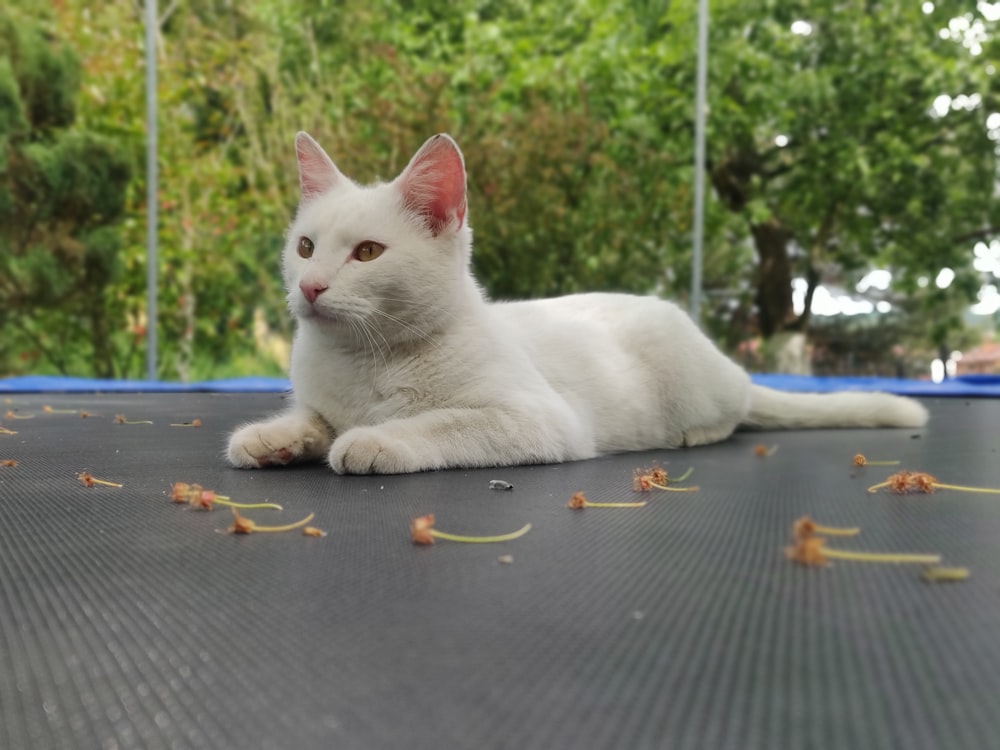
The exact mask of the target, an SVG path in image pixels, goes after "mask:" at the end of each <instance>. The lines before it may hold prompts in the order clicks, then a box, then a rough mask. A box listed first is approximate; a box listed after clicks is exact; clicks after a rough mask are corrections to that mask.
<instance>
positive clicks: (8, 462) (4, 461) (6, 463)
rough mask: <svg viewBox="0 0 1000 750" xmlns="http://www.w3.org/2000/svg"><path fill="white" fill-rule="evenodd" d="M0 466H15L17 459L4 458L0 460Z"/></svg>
mask: <svg viewBox="0 0 1000 750" xmlns="http://www.w3.org/2000/svg"><path fill="white" fill-rule="evenodd" d="M0 466H17V459H14V458H4V459H2V460H0Z"/></svg>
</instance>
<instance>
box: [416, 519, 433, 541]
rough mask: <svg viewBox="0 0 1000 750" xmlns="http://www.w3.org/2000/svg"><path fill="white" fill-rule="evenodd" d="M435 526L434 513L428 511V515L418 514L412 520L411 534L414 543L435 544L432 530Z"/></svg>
mask: <svg viewBox="0 0 1000 750" xmlns="http://www.w3.org/2000/svg"><path fill="white" fill-rule="evenodd" d="M433 528H434V514H433V513H428V514H427V515H426V516H417V517H416V518H414V519H413V520H412V521H410V536H411V537H413V543H414V544H434V535H433V534H431V530H432V529H433Z"/></svg>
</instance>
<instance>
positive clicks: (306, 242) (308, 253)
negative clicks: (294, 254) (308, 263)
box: [299, 235, 315, 258]
mask: <svg viewBox="0 0 1000 750" xmlns="http://www.w3.org/2000/svg"><path fill="white" fill-rule="evenodd" d="M314 247H315V245H313V241H312V240H311V239H309V238H308V237H306V236H305V235H303V236H302V237H299V255H301V256H302V257H303V258H311V257H312V254H313V249H314Z"/></svg>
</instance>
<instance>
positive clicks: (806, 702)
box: [0, 393, 1000, 750]
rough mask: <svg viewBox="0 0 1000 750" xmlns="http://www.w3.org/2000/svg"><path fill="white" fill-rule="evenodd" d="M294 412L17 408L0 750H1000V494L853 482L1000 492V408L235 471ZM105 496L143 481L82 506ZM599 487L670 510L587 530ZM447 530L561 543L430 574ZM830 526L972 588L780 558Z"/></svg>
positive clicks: (7, 492) (62, 400)
mask: <svg viewBox="0 0 1000 750" xmlns="http://www.w3.org/2000/svg"><path fill="white" fill-rule="evenodd" d="M282 400H283V397H282V396H281V395H280V394H206V393H180V394H177V393H174V394H163V393H161V394H104V395H101V394H79V393H77V394H61V395H54V394H44V393H42V394H22V395H13V396H10V397H6V398H4V409H3V411H4V412H7V411H8V410H9V413H8V415H7V416H6V417H5V418H3V419H2V420H0V421H2V423H3V425H4V427H6V428H7V429H8V430H11V431H14V432H16V434H13V435H11V434H3V435H0V459H13V460H16V461H17V465H16V466H2V467H0V711H2V717H0V747H4V748H19V749H20V748H46V749H47V748H103V749H105V750H112V749H114V748H167V747H170V748H305V749H308V748H337V749H338V750H350V749H353V748H365V749H370V748H417V749H420V748H435V749H437V748H518V749H522V748H525V749H527V748H574V749H584V750H587V749H589V748H713V749H722V748H740V749H741V750H746V749H747V748H762V749H763V748H767V749H769V750H770V749H773V748H784V747H789V748H790V747H796V748H800V747H803V748H807V747H813V748H817V747H822V748H845V749H847V748H851V749H852V750H854V749H856V748H859V747H863V748H890V747H892V748H895V747H907V748H909V749H910V750H916V749H919V748H928V749H931V748H934V749H937V748H942V747H948V748H952V749H956V748H976V749H977V750H978V749H979V748H983V747H988V746H993V745H994V744H995V742H996V737H997V730H998V729H1000V719H998V711H997V696H998V695H1000V639H998V638H997V633H998V630H1000V583H998V581H1000V544H998V542H997V540H998V539H1000V497H998V496H997V495H989V494H982V493H981V494H967V493H959V492H955V491H944V490H942V491H939V492H936V493H935V494H933V495H930V496H924V495H919V496H904V497H900V496H893V495H891V494H875V495H873V494H869V493H867V492H866V488H867V487H868V486H869V485H871V484H874V483H876V482H878V481H881V480H883V479H885V477H886V476H887V475H888V474H889V473H891V472H892V471H894V470H895V469H894V468H893V467H876V466H867V467H863V468H858V467H855V466H853V465H852V457H853V456H854V454H856V453H863V454H865V455H866V456H867V457H868V458H869V459H872V460H874V459H882V460H899V461H901V462H902V463H901V464H900V465H899V466H900V467H901V468H908V469H914V470H921V471H927V472H930V473H932V474H934V475H935V476H937V477H939V478H940V480H941V481H942V482H952V483H956V484H967V485H975V486H985V487H990V486H993V487H1000V471H998V468H997V467H998V457H997V443H996V440H995V434H996V433H995V429H996V427H995V426H996V425H997V424H998V422H1000V401H996V400H985V399H984V400H973V401H965V400H961V399H947V400H928V401H926V403H927V404H928V406H929V408H930V410H931V412H932V421H931V424H930V426H929V427H928V428H927V429H925V430H919V431H914V430H870V431H868V430H836V431H809V432H789V433H751V432H746V433H738V434H737V435H736V436H734V437H733V438H732V439H731V440H729V441H728V442H726V443H723V444H720V445H714V446H708V447H703V448H696V449H688V450H682V451H672V452H671V451H651V452H647V453H640V454H628V455H620V456H611V457H607V458H601V459H595V460H590V461H582V462H577V463H569V464H562V465H552V466H531V467H520V468H513V469H491V470H474V471H465V470H461V471H443V472H434V473H425V474H416V475H407V476H375V477H339V476H336V475H334V474H333V473H332V472H331V471H330V470H329V469H326V468H324V467H322V466H319V465H310V466H298V467H293V468H285V469H268V470H260V471H241V470H235V469H231V468H229V467H228V466H227V465H226V464H225V462H224V461H223V459H222V451H223V448H224V444H225V437H226V433H227V432H228V431H229V430H231V429H232V428H233V427H234V426H236V425H237V424H239V423H241V422H243V421H245V420H248V419H253V418H257V417H261V416H264V415H267V414H269V413H271V412H273V411H275V410H276V409H278V408H280V407H281V405H282ZM46 406H48V407H51V409H52V410H53V411H45V409H44V407H46ZM59 410H86V411H88V412H90V413H91V415H92V416H89V417H87V418H81V416H80V415H79V414H78V413H77V414H63V413H58V411H59ZM0 413H2V412H0ZM116 414H124V415H126V417H127V418H128V419H129V420H136V421H139V420H150V421H152V423H153V424H116V423H115V421H114V419H113V418H114V416H115V415H116ZM12 415H13V416H12ZM30 415H33V416H31V418H16V417H28V416H30ZM196 419H197V420H200V426H199V427H189V426H180V427H175V426H171V425H172V424H184V423H191V422H193V421H194V420H196ZM758 444H765V445H766V446H767V447H768V448H772V447H776V448H777V450H775V451H774V452H773V453H771V454H770V455H767V456H759V455H757V453H756V451H755V447H756V446H757V445H758ZM654 463H658V464H659V465H661V466H663V467H665V468H666V469H667V471H668V473H670V474H671V475H674V476H676V475H678V474H680V473H681V472H683V471H684V470H685V469H687V468H688V467H689V466H691V467H693V469H694V472H693V474H692V475H691V477H690V479H689V480H687V481H686V482H685V483H684V484H696V485H697V486H698V487H699V490H698V491H697V492H685V493H681V492H677V493H672V492H671V493H668V492H657V493H656V494H652V493H651V494H643V495H637V494H635V493H634V491H633V488H632V477H633V470H634V469H635V468H637V467H645V466H650V465H653V464H654ZM83 471H89V472H91V473H92V474H93V475H94V476H95V477H98V478H100V479H105V480H109V481H113V482H118V483H121V485H122V486H121V487H109V486H102V485H99V486H94V487H85V486H84V485H83V484H82V483H81V482H80V481H78V479H77V474H78V473H79V472H83ZM491 479H502V480H505V481H507V482H510V483H511V484H513V486H514V487H513V489H512V490H510V491H503V490H492V489H490V485H489V482H490V480H491ZM177 481H186V482H198V483H200V484H202V485H204V486H205V487H208V488H211V489H214V490H216V491H217V492H219V493H221V494H223V495H227V496H230V497H232V498H233V499H234V500H238V501H242V502H247V503H254V502H277V503H280V504H281V505H283V507H284V510H282V511H280V512H279V511H275V510H267V509H259V510H253V511H246V514H247V515H249V516H251V517H252V518H253V519H254V520H255V521H257V522H258V523H260V524H281V523H288V522H292V521H296V520H298V519H300V518H302V517H304V516H305V515H306V514H307V513H309V512H314V513H315V518H314V520H313V524H314V525H315V526H318V527H320V528H322V529H324V530H325V531H327V532H328V535H327V536H326V537H323V538H314V537H307V536H304V535H302V534H301V533H299V532H298V531H293V532H288V533H283V534H263V533H262V534H252V535H249V536H236V535H228V534H224V533H218V532H219V530H225V529H226V527H227V526H229V524H230V522H231V520H232V516H231V514H230V512H229V511H228V510H225V509H220V508H216V510H213V511H211V512H206V511H200V510H196V509H193V508H189V507H187V506H184V505H179V504H175V503H172V502H171V501H170V499H169V497H168V495H169V488H170V486H171V484H172V483H173V482H177ZM577 491H583V492H584V493H585V494H586V495H587V497H588V499H589V500H591V501H593V502H631V501H635V500H637V499H645V500H648V504H647V505H646V506H645V507H641V508H588V509H585V510H582V511H574V510H569V509H567V507H566V502H567V500H568V499H569V497H570V496H571V495H572V494H573V493H574V492H577ZM425 513H433V514H435V516H436V517H437V527H438V528H439V529H441V530H442V531H448V532H453V533H460V534H485V535H490V534H500V533H505V532H509V531H513V530H515V529H518V528H520V527H521V526H523V525H524V524H526V523H530V524H531V525H532V529H531V531H530V532H529V533H527V534H526V535H525V536H523V537H521V538H519V539H516V540H514V541H509V542H503V543H498V544H461V543H455V542H447V541H439V542H438V543H437V544H435V545H433V546H431V547H418V546H415V545H414V544H412V543H411V541H410V536H409V528H408V527H409V521H410V519H411V518H413V517H415V516H417V515H420V514H425ZM803 514H808V515H810V516H812V517H813V518H814V519H815V520H817V521H818V522H822V523H828V524H834V525H840V526H857V527H859V528H860V529H861V533H860V534H859V535H858V536H856V537H850V538H843V539H836V540H833V542H831V546H833V544H834V543H835V545H836V546H837V547H840V548H844V549H864V550H873V551H882V552H889V551H904V552H926V553H939V554H941V555H942V556H943V559H944V562H945V563H946V564H949V565H957V566H965V567H968V568H969V569H970V571H971V577H970V578H969V579H968V580H966V581H963V582H957V583H938V584H930V583H926V582H924V581H923V580H922V579H921V576H920V573H921V568H920V567H919V566H914V565H900V564H895V565H893V564H881V565H880V564H874V563H860V562H848V561H838V562H836V563H835V564H834V565H831V566H830V567H827V568H804V567H799V566H796V565H794V564H792V563H790V562H788V561H787V560H786V559H785V557H784V554H783V548H784V546H785V545H786V543H787V542H788V539H789V533H790V532H789V530H790V526H791V524H792V522H793V521H794V520H795V519H796V518H797V517H799V516H801V515H803Z"/></svg>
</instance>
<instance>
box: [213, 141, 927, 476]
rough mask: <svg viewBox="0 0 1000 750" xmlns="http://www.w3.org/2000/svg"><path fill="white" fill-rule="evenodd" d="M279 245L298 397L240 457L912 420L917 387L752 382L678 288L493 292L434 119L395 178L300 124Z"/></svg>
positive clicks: (454, 448)
mask: <svg viewBox="0 0 1000 750" xmlns="http://www.w3.org/2000/svg"><path fill="white" fill-rule="evenodd" d="M295 145H296V151H297V155H298V164H299V177H300V184H301V189H302V200H301V204H300V206H299V210H298V214H297V216H296V217H295V220H294V222H293V223H292V225H291V228H290V229H289V231H288V237H287V241H286V244H285V249H284V265H283V268H284V280H285V286H286V288H287V289H288V306H289V309H290V310H291V313H292V316H293V317H294V318H295V319H296V322H297V330H296V335H295V341H294V343H293V345H292V361H291V381H292V386H293V391H294V395H293V405H292V406H291V407H290V408H289V409H288V410H287V411H286V412H284V413H282V414H279V415H277V416H275V417H273V418H271V419H269V420H266V421H262V422H256V423H253V424H248V425H246V426H244V427H241V428H240V429H238V430H236V432H235V433H233V435H232V437H231V438H230V442H229V460H230V461H231V462H232V463H233V464H234V465H235V466H240V467H260V466H270V465H278V464H287V463H290V462H293V461H303V460H316V459H324V458H326V459H327V460H328V461H329V464H330V466H331V467H333V469H334V471H336V472H339V473H349V474H368V473H378V474H391V473H401V472H414V471H423V470H427V469H444V468H449V467H476V466H510V465H515V464H527V463H542V462H559V461H571V460H574V459H584V458H592V457H594V456H598V455H601V454H606V453H613V452H622V451H637V450H646V449H654V448H677V447H681V446H692V445H700V444H704V443H711V442H715V441H719V440H723V439H725V438H726V437H728V436H729V435H730V434H731V433H732V432H733V430H734V429H736V427H737V426H739V425H748V426H754V427H761V428H799V427H878V426H886V427H917V426H920V425H922V424H924V423H925V422H926V420H927V413H926V411H925V410H924V408H923V407H922V406H921V405H920V404H919V403H917V402H916V401H913V400H910V399H906V398H901V397H898V396H891V395H886V394H878V393H837V394H828V395H816V394H792V393H783V392H779V391H775V390H770V389H767V388H763V387H760V386H755V385H751V383H750V378H749V377H748V376H747V374H746V373H745V372H744V371H743V370H742V369H741V368H740V367H738V366H737V365H736V364H734V363H733V362H732V361H730V360H729V359H728V358H727V357H725V356H724V355H723V354H722V353H721V352H720V351H719V350H718V349H716V347H715V346H714V345H713V344H712V343H711V342H710V341H709V340H708V339H707V338H706V337H705V336H704V335H703V334H702V333H701V332H700V331H699V330H698V328H697V327H696V326H695V325H694V323H692V322H691V320H690V319H689V318H688V316H687V315H686V314H685V313H684V312H682V311H681V310H680V309H678V308H677V307H676V306H675V305H673V304H671V303H669V302H665V301H663V300H660V299H657V298H655V297H641V296H632V295H625V294H580V295H573V296H568V297H561V298H557V299H545V300H532V301H525V302H509V303H492V302H488V301H487V300H486V299H485V297H484V295H483V292H482V290H481V289H480V287H479V286H478V284H477V283H476V281H475V279H474V278H473V277H472V275H471V272H470V269H469V266H470V258H471V253H472V232H471V230H470V228H469V225H468V222H467V220H466V192H465V185H466V179H465V165H464V162H463V160H462V154H461V152H460V151H459V149H458V146H457V145H456V144H455V142H454V141H453V140H452V139H451V138H450V137H448V136H447V135H436V136H434V137H433V138H431V139H430V140H428V141H427V142H426V143H425V144H424V145H423V147H421V149H420V150H419V151H418V152H417V153H416V155H415V156H414V157H413V159H412V160H411V161H410V163H409V165H408V166H407V167H406V169H405V170H404V171H403V173H402V174H401V175H399V177H397V178H396V179H395V180H393V181H392V182H390V183H382V184H377V185H374V186H370V187H362V186H359V185H357V184H356V183H354V182H352V181H351V180H349V179H348V178H346V177H345V176H344V175H343V174H341V172H340V171H339V170H338V169H337V167H336V166H335V165H334V163H333V162H332V161H331V160H330V157H328V156H327V155H326V153H325V152H324V151H323V149H322V148H320V146H319V145H318V144H317V143H316V142H315V141H313V140H312V138H310V137H309V136H308V135H306V134H305V133H299V134H298V136H297V137H296V140H295Z"/></svg>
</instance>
